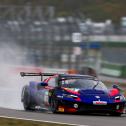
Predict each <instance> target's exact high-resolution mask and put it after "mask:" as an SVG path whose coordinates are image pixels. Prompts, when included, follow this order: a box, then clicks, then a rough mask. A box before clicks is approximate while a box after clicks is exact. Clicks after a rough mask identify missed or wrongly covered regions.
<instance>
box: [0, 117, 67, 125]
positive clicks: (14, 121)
mask: <svg viewBox="0 0 126 126" xmlns="http://www.w3.org/2000/svg"><path fill="white" fill-rule="evenodd" d="M0 126H68V125H66V124H56V123H46V122H38V121H30V120H28V121H27V120H20V119H10V118H3V117H0Z"/></svg>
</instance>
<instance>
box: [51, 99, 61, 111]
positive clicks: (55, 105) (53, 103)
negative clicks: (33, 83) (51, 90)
mask: <svg viewBox="0 0 126 126" xmlns="http://www.w3.org/2000/svg"><path fill="white" fill-rule="evenodd" d="M58 106H59V105H58V101H57V99H56V98H54V97H53V98H51V99H50V109H51V111H52V112H53V113H58Z"/></svg>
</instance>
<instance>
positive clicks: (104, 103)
mask: <svg viewBox="0 0 126 126" xmlns="http://www.w3.org/2000/svg"><path fill="white" fill-rule="evenodd" d="M93 104H94V105H107V102H106V101H100V100H99V101H93Z"/></svg>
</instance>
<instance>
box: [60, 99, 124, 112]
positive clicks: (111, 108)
mask: <svg viewBox="0 0 126 126" xmlns="http://www.w3.org/2000/svg"><path fill="white" fill-rule="evenodd" d="M59 103H60V106H63V107H64V108H67V109H66V111H67V110H68V109H70V108H71V109H72V108H73V109H74V110H75V112H85V111H88V112H104V113H109V112H118V113H123V112H124V108H125V102H119V103H109V104H107V105H93V104H87V103H83V102H71V101H66V100H62V101H59ZM75 105H77V106H78V107H75Z"/></svg>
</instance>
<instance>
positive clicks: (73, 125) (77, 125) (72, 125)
mask: <svg viewBox="0 0 126 126" xmlns="http://www.w3.org/2000/svg"><path fill="white" fill-rule="evenodd" d="M0 117H1V118H7V119H18V120H26V121H35V122H44V123H55V124H64V125H70V126H89V125H80V124H70V123H62V122H54V121H46V120H36V119H27V118H17V117H11V116H0Z"/></svg>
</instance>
